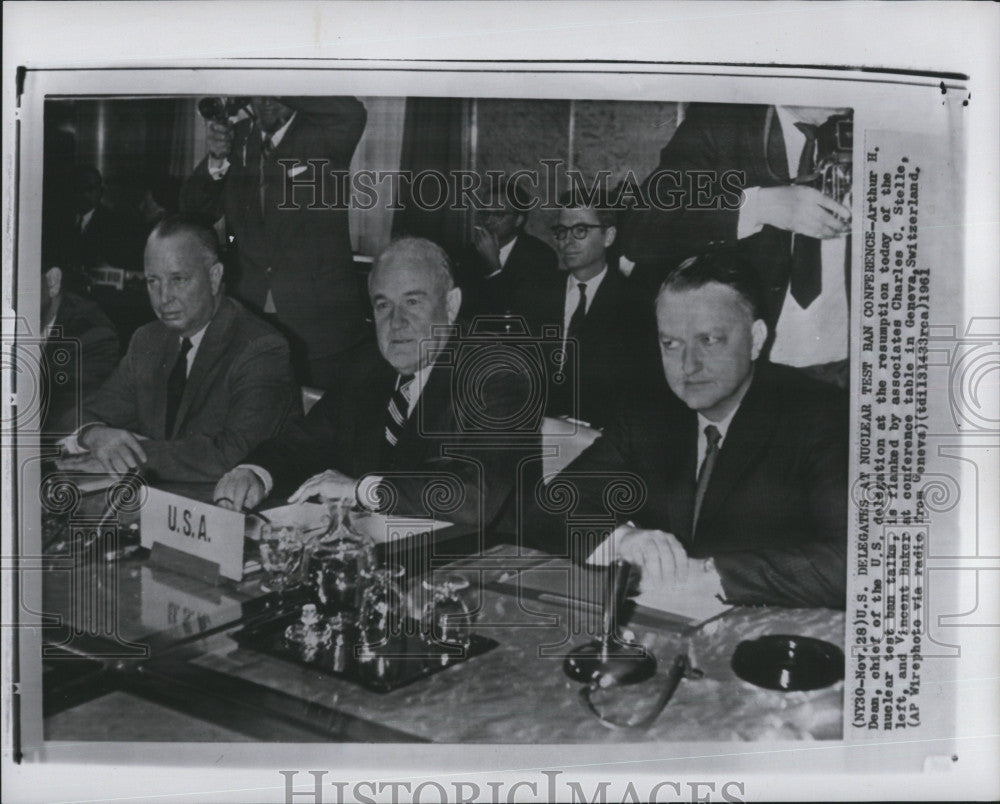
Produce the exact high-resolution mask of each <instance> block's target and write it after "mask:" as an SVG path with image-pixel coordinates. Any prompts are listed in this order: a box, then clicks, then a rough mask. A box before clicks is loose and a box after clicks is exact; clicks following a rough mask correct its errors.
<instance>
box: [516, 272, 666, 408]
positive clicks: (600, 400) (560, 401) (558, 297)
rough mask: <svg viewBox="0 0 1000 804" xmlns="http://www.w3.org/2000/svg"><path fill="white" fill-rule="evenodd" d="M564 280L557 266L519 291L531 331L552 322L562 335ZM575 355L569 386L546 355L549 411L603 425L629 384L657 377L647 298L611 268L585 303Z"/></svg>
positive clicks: (653, 327)
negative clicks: (587, 306)
mask: <svg viewBox="0 0 1000 804" xmlns="http://www.w3.org/2000/svg"><path fill="white" fill-rule="evenodd" d="M566 282H567V274H566V272H564V271H559V272H557V273H555V274H552V275H549V276H548V277H546V280H545V282H544V284H542V285H541V286H539V287H537V288H535V289H534V291H533V292H532V293H531V295H530V296H525V297H522V299H523V300H522V302H521V304H522V307H523V309H524V310H525V311H526V312H525V317H526V318H527V321H528V324H529V326H530V328H531V331H532V332H533V333H534V334H535V335H536V336H541V335H542V332H543V327H546V326H549V327H555V328H556V329H557V330H558V332H559V335H560V337H561V336H562V332H563V318H564V315H565V305H566ZM558 345H559V342H558V341H557V342H556V343H555V344H552V343H551V342H550V343H548V344H543V346H547V347H548V348H549V349H550V350H551V348H552V347H553V346H558ZM571 354H572V353H571ZM576 359H577V366H578V373H577V374H576V376H575V377H574V376H573V374H572V372H569V377H568V383H569V385H570V386H572V388H569V387H567V384H566V383H565V382H558V381H557V379H558V378H557V377H556V376H555V375H556V373H557V372H556V366H557V363H556V361H554V360H552V359H549V360H548V361H547V363H548V366H549V369H550V373H549V388H548V391H549V393H548V403H547V405H546V414H547V415H549V416H560V415H570V416H573V417H575V418H579V419H582V420H583V421H586V422H588V423H590V424H591V425H593V426H594V427H603V426H604V425H605V424H606V423H607V422H608V420H609V419H610V418H611V415H612V413H613V412H614V409H615V407H616V406H617V401H618V399H620V398H621V397H622V396H624V395H627V394H628V393H629V389H633V390H634V389H637V388H638V387H643V388H647V387H648V385H649V383H650V382H652V383H654V384H657V385H659V384H660V383H661V382H662V379H663V371H662V369H661V368H660V367H659V352H658V349H657V338H656V323H655V319H654V316H653V304H652V301H651V300H650V299H648V298H647V297H645V296H644V295H643V294H642V293H641V292H640V291H639V289H638V288H636V287H635V286H634V285H632V284H631V283H630V281H629V280H628V279H626V278H625V277H624V276H623V275H622V274H621V272H620V271H618V270H616V269H614V268H609V269H608V272H607V274H605V276H604V279H603V280H602V281H601V285H600V287H599V288H598V289H597V293H596V295H595V296H594V299H593V301H592V302H591V303H590V309H589V310H588V311H587V316H586V318H585V319H584V324H583V329H582V331H581V334H580V338H579V341H578V343H577V349H576ZM568 365H570V366H571V365H572V357H571V358H570V362H569V363H568Z"/></svg>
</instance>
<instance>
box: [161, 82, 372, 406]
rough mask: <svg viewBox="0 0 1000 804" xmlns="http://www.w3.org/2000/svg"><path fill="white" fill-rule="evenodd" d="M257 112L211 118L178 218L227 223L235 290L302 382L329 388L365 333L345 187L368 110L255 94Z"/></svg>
mask: <svg viewBox="0 0 1000 804" xmlns="http://www.w3.org/2000/svg"><path fill="white" fill-rule="evenodd" d="M251 108H252V110H253V115H252V116H251V117H249V118H246V119H243V120H240V121H239V122H237V123H235V124H233V123H230V122H219V121H211V122H209V123H208V135H207V136H208V155H207V156H206V157H205V159H204V160H202V162H201V164H199V165H198V167H196V168H195V171H194V173H193V174H192V175H191V176H190V177H189V178H188V179H187V181H186V182H185V183H184V186H183V188H182V190H181V211H182V212H184V213H188V214H195V215H198V216H200V217H205V218H208V219H210V220H212V221H216V220H218V219H219V218H221V217H223V216H225V221H226V227H227V229H228V230H229V233H230V234H231V235H232V237H233V238H234V245H235V248H236V256H237V262H238V272H237V275H236V276H235V277H232V278H229V279H227V282H228V284H229V285H230V288H231V291H232V292H234V293H235V294H236V295H237V296H238V297H239V298H240V299H241V300H243V301H244V302H246V303H247V304H249V305H251V306H252V307H253V308H255V309H256V310H260V311H263V312H264V313H267V314H270V315H272V316H273V317H274V319H273V320H274V321H276V322H277V323H278V325H279V326H280V327H281V328H282V329H284V330H286V334H288V336H289V338H290V339H291V342H292V357H293V359H294V360H295V367H296V373H297V377H298V379H299V381H300V382H301V383H302V384H303V385H314V386H318V387H320V388H329V387H332V385H333V384H334V383H335V382H336V379H337V377H338V376H339V374H340V372H341V371H343V370H346V369H347V368H348V367H347V366H346V365H345V361H346V360H347V358H346V357H345V355H346V353H347V352H348V351H349V350H350V349H352V348H353V347H354V346H356V345H357V344H358V343H360V342H361V341H362V340H364V339H365V338H366V337H368V336H369V328H368V326H367V324H366V322H365V314H366V310H365V306H364V303H363V298H362V291H361V284H360V281H359V278H358V275H357V273H356V271H355V269H354V259H353V255H352V251H351V236H350V231H349V227H348V211H347V202H346V200H345V192H344V189H345V187H346V186H347V182H346V181H345V180H344V179H345V178H346V176H347V171H348V168H349V167H350V164H351V157H352V155H353V154H354V149H355V147H356V146H357V144H358V140H359V139H360V138H361V134H362V133H363V132H364V129H365V120H366V112H365V107H364V106H363V105H362V103H361V102H360V101H359V100H358V99H357V98H349V97H281V98H275V97H254V98H252V99H251ZM286 194H287V196H288V197H287V198H286Z"/></svg>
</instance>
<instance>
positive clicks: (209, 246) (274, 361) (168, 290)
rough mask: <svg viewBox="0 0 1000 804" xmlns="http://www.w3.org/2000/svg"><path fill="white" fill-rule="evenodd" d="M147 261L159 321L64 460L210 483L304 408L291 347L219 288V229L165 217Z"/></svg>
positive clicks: (105, 391) (87, 410)
mask: <svg viewBox="0 0 1000 804" xmlns="http://www.w3.org/2000/svg"><path fill="white" fill-rule="evenodd" d="M144 264H145V275H146V287H147V289H148V291H149V301H150V304H151V305H152V308H153V311H154V312H155V313H156V318H157V320H156V321H153V322H151V323H149V324H147V325H145V326H143V327H141V328H140V329H138V330H137V331H136V333H135V335H133V336H132V340H131V342H130V343H129V348H128V352H127V353H126V355H125V357H124V358H123V359H122V361H121V362H120V363H119V365H118V367H117V368H116V369H115V371H114V373H113V374H112V375H111V377H109V378H108V380H107V382H105V383H104V385H102V386H101V388H100V389H99V390H98V391H97V392H96V393H95V394H94V396H93V397H92V398H91V399H90V400H88V401H87V403H86V404H85V406H84V410H83V422H84V424H83V426H82V427H81V428H80V429H79V430H78V431H77V433H75V434H74V436H73V437H71V438H70V439H68V440H67V442H66V444H65V446H66V448H67V450H68V451H69V452H70V453H74V455H73V456H72V457H71V458H69V459H64V460H63V461H62V462H61V465H62V466H63V468H72V469H76V470H83V471H93V472H127V471H129V470H132V469H137V468H142V469H143V471H144V472H145V474H146V475H147V476H148V477H149V478H150V479H158V480H164V481H201V482H212V483H214V482H216V481H217V480H218V479H219V478H220V477H221V476H222V475H223V474H224V473H225V472H226V471H228V470H229V469H231V468H232V467H233V466H235V465H236V463H237V462H238V461H239V460H240V459H241V458H242V457H243V456H244V455H246V454H247V453H248V452H250V451H251V450H252V449H253V448H254V447H256V446H257V444H259V443H260V442H261V441H263V440H264V439H266V438H268V437H269V436H271V435H273V434H274V433H276V432H277V431H278V430H279V429H280V428H281V426H282V425H283V424H284V422H285V420H286V419H287V418H289V417H290V416H292V415H294V414H296V413H297V412H298V411H299V410H300V402H299V395H298V389H297V388H296V387H295V385H294V381H293V379H292V370H291V361H290V356H289V351H288V345H287V343H286V342H285V340H284V338H282V337H281V335H279V334H278V333H277V332H276V331H275V330H274V329H272V328H271V327H270V326H268V325H267V324H265V323H263V322H261V321H260V320H259V319H257V318H256V317H254V316H253V315H251V314H250V313H249V312H248V311H246V310H245V309H244V308H243V307H242V306H241V305H240V304H239V303H237V302H235V301H233V300H232V299H229V298H227V297H225V296H224V295H223V292H222V264H221V263H220V262H219V258H218V253H217V250H216V238H215V233H214V232H213V230H212V229H210V228H208V227H205V226H202V225H200V224H196V223H193V222H190V221H188V220H185V219H183V218H179V217H174V218H168V219H166V220H164V221H163V222H161V223H160V224H159V225H158V226H157V227H156V228H155V229H154V230H153V232H152V233H151V234H150V236H149V239H148V241H147V243H146V250H145V255H144Z"/></svg>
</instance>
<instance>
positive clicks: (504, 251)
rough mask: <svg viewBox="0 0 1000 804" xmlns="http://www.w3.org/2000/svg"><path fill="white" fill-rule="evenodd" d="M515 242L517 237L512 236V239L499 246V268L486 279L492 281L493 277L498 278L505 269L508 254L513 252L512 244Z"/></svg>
mask: <svg viewBox="0 0 1000 804" xmlns="http://www.w3.org/2000/svg"><path fill="white" fill-rule="evenodd" d="M516 242H517V235H514V237H513V239H512V240H511V241H510V242H509V243H508V244H507V245H506V246H500V250H499V252H498V255H499V258H500V268H499V269H497V270H496V271H494V272H493V273H492V274H490V275H489V276H487V277H486V278H487V279H492V278H493V277H495V276H499V275H500V273H501V272H502V271H503V269H504V268H506V267H507V260H508V259H509V258H510V253H511V252H512V251H513V250H514V244H515V243H516Z"/></svg>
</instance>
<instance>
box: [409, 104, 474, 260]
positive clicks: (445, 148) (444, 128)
mask: <svg viewBox="0 0 1000 804" xmlns="http://www.w3.org/2000/svg"><path fill="white" fill-rule="evenodd" d="M469 108H470V106H469V102H468V101H465V100H462V99H460V98H408V99H407V101H406V122H405V124H404V126H403V145H402V156H401V160H400V163H401V167H402V169H403V170H404V171H408V172H410V173H411V174H412V175H413V176H414V177H416V176H419V175H420V174H422V173H425V172H426V173H431V172H433V173H437V174H439V175H440V176H442V177H443V179H444V186H441V183H440V182H438V181H436V180H433V179H428V180H425V181H424V182H423V184H422V185H420V186H417V185H416V184H411V183H409V182H402V183H401V184H400V203H401V204H402V205H403V209H402V210H400V211H398V212H397V214H396V216H395V220H394V223H393V234H394V235H397V236H398V235H404V234H406V235H415V236H417V237H426V238H428V239H430V240H433V241H434V242H435V243H437V244H438V245H440V246H442V247H444V249H445V250H446V251H448V252H449V253H451V254H457V253H458V251H459V249H460V247H461V244H462V234H463V224H464V221H463V216H462V214H461V212H460V211H457V210H454V209H450V208H449V207H451V206H452V205H453V203H454V201H455V193H454V188H455V184H454V180H453V171H455V170H459V169H462V168H464V167H466V166H467V163H468V149H467V147H466V139H467V138H466V134H467V131H468V129H469V125H468V121H469ZM421 187H422V188H423V189H422V192H423V199H424V202H425V203H420V202H419V198H420V195H419V191H420V188H421ZM441 190H444V191H445V193H446V200H445V201H444V202H443V203H437V201H438V195H439V191H441Z"/></svg>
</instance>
